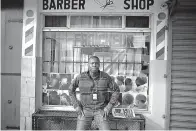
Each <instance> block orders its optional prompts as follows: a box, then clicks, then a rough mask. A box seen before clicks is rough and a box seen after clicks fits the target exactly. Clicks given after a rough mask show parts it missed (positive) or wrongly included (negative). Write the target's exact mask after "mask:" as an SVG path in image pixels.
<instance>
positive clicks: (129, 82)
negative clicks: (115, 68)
mask: <svg viewBox="0 0 196 131" xmlns="http://www.w3.org/2000/svg"><path fill="white" fill-rule="evenodd" d="M130 90H132V80H131V78H126V79H125V91H130Z"/></svg>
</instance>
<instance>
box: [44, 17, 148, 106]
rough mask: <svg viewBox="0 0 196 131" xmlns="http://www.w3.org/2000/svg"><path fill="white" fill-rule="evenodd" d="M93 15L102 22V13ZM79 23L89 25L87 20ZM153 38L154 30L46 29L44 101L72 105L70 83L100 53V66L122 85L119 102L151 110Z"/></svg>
mask: <svg viewBox="0 0 196 131" xmlns="http://www.w3.org/2000/svg"><path fill="white" fill-rule="evenodd" d="M73 18H74V19H79V18H77V17H73ZM86 18H89V19H90V17H86ZM92 18H93V19H92V21H91V22H92V23H96V22H97V23H98V24H97V25H100V24H99V22H101V20H100V19H102V17H100V16H99V17H92ZM111 18H112V17H111ZM95 19H98V20H95ZM103 19H105V18H103ZM106 19H108V18H106ZM114 19H116V18H114ZM95 21H96V22H95ZM98 21H99V22H98ZM70 22H71V21H70ZM86 22H87V23H88V22H90V20H88V19H86ZM105 22H106V23H107V22H109V20H105ZM79 23H83V25H84V26H82V27H85V26H87V25H86V24H85V22H79ZM79 23H78V24H76V25H77V27H78V28H80V27H81V25H80V24H79ZM110 24H111V23H110ZM113 24H114V25H115V22H114V23H113ZM79 25H80V26H79ZM111 26H113V25H110V27H111ZM150 38H151V33H150V32H149V33H147V32H146V33H144V32H137V33H134V32H112V31H88V32H87V31H85V30H83V31H61V32H60V31H44V32H43V45H42V50H43V51H42V53H43V54H42V57H43V64H42V67H43V79H42V90H43V92H42V96H43V97H42V102H43V105H44V106H54V105H58V106H72V103H71V101H70V98H69V94H68V87H69V85H70V84H71V81H72V80H73V79H74V78H75V77H76V76H77V75H78V74H80V73H81V72H83V71H87V70H88V58H89V57H90V56H92V55H96V56H98V57H99V58H100V62H101V64H100V70H101V71H104V72H106V73H108V74H109V75H110V76H111V77H112V78H113V80H114V81H115V82H116V83H117V84H118V85H119V87H120V90H121V94H122V95H121V97H122V98H121V99H120V101H119V104H121V105H131V106H133V107H134V108H135V109H137V110H148V107H149V100H148V98H149V97H148V96H149V93H148V90H149V82H148V81H149V72H148V68H149V54H150V52H149V51H150V50H149V49H150ZM77 92H79V90H77ZM77 98H78V100H79V94H77Z"/></svg>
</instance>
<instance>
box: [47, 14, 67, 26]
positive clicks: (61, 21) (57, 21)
mask: <svg viewBox="0 0 196 131" xmlns="http://www.w3.org/2000/svg"><path fill="white" fill-rule="evenodd" d="M66 26H67V16H45V27H66Z"/></svg>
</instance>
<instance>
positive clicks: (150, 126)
mask: <svg viewBox="0 0 196 131" xmlns="http://www.w3.org/2000/svg"><path fill="white" fill-rule="evenodd" d="M145 119H146V124H145V125H146V127H145V130H164V128H163V127H161V125H159V124H158V123H155V122H154V121H153V120H151V119H150V118H147V117H146V116H145Z"/></svg>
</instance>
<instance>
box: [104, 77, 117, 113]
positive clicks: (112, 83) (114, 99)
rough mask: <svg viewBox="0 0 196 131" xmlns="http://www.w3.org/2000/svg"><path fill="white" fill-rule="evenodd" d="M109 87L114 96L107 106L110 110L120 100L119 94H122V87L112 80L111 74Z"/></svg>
mask: <svg viewBox="0 0 196 131" xmlns="http://www.w3.org/2000/svg"><path fill="white" fill-rule="evenodd" d="M108 80H109V82H108V87H109V88H110V90H112V92H113V93H112V96H111V98H110V101H109V103H108V105H107V106H106V107H105V108H106V109H107V110H108V111H110V110H111V108H112V107H113V106H114V105H115V104H116V103H117V102H118V98H119V94H120V89H119V86H118V85H117V84H116V82H114V81H113V80H112V78H111V77H110V76H108Z"/></svg>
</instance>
